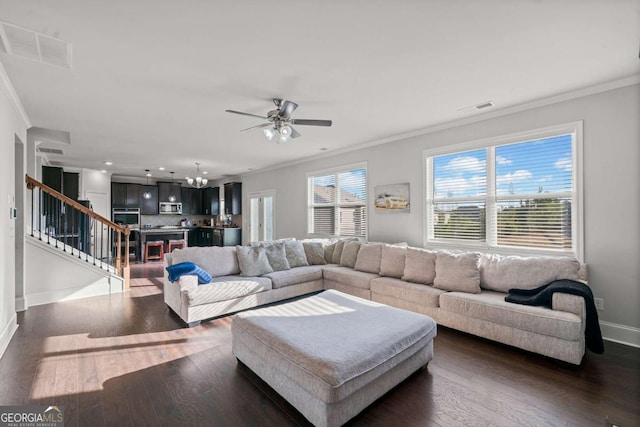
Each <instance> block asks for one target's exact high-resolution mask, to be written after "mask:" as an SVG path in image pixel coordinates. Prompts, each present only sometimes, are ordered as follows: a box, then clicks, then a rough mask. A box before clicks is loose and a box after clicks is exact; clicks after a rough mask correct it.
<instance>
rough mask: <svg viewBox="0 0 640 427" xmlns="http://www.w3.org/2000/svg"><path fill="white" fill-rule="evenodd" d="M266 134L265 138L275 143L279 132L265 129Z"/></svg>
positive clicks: (274, 129)
mask: <svg viewBox="0 0 640 427" xmlns="http://www.w3.org/2000/svg"><path fill="white" fill-rule="evenodd" d="M262 132H263V133H264V136H266V137H267V139H268V140H269V141H273V138H274V137H275V136H276V134H277V133H278V131H277V130H276V128H268V129H264V130H263V131H262Z"/></svg>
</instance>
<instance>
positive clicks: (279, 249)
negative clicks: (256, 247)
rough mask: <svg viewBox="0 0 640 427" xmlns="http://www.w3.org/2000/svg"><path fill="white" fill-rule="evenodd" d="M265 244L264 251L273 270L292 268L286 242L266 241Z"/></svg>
mask: <svg viewBox="0 0 640 427" xmlns="http://www.w3.org/2000/svg"><path fill="white" fill-rule="evenodd" d="M263 246H264V253H265V254H266V255H267V260H269V265H270V266H271V268H272V269H273V271H280V270H288V269H290V268H291V267H289V261H288V260H287V251H286V249H285V242H273V243H266V244H264V245H263Z"/></svg>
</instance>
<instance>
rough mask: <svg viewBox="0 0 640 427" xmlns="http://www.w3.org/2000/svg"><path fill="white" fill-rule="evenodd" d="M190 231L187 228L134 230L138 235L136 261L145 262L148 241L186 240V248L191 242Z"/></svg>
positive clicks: (170, 227)
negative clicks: (145, 249)
mask: <svg viewBox="0 0 640 427" xmlns="http://www.w3.org/2000/svg"><path fill="white" fill-rule="evenodd" d="M189 230H190V228H187V227H178V226H175V227H174V226H161V227H155V228H140V229H139V230H133V233H136V238H135V240H136V261H141V262H144V248H145V245H146V244H147V241H149V242H151V241H154V242H155V241H160V240H161V241H167V240H180V239H184V243H185V246H188V244H189V243H188V242H189Z"/></svg>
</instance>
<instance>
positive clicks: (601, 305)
mask: <svg viewBox="0 0 640 427" xmlns="http://www.w3.org/2000/svg"><path fill="white" fill-rule="evenodd" d="M593 302H595V303H596V309H598V310H600V311H604V299H603V298H594V299H593Z"/></svg>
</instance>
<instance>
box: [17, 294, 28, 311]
mask: <svg viewBox="0 0 640 427" xmlns="http://www.w3.org/2000/svg"><path fill="white" fill-rule="evenodd" d="M27 308H29V306H28V305H27V299H26V298H25V297H16V311H25V310H26V309H27Z"/></svg>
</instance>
